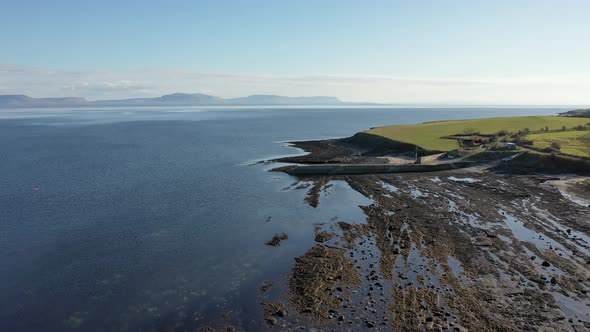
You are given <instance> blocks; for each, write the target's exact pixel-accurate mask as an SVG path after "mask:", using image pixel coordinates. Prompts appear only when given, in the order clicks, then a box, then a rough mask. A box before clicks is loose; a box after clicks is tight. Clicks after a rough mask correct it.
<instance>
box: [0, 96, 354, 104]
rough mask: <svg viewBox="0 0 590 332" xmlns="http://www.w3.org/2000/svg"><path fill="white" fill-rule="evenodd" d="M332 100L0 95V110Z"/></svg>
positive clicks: (320, 100)
mask: <svg viewBox="0 0 590 332" xmlns="http://www.w3.org/2000/svg"><path fill="white" fill-rule="evenodd" d="M340 104H348V103H344V102H342V101H340V100H339V99H338V98H336V97H323V96H317V97H284V96H274V95H252V96H248V97H241V98H230V99H224V98H220V97H215V96H210V95H206V94H201V93H173V94H169V95H164V96H161V97H156V98H132V99H119V100H96V101H90V100H86V99H84V98H74V97H65V98H32V97H29V96H26V95H0V108H48V107H92V106H113V107H115V106H216V105H228V106H247V105H252V106H258V105H260V106H262V105H340Z"/></svg>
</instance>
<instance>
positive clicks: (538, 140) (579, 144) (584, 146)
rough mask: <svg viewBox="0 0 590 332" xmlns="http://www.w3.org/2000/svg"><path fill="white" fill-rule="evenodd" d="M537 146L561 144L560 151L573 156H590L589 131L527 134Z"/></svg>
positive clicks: (527, 137) (545, 146)
mask: <svg viewBox="0 0 590 332" xmlns="http://www.w3.org/2000/svg"><path fill="white" fill-rule="evenodd" d="M526 139H529V140H531V141H533V145H534V146H536V147H539V148H548V147H551V143H553V142H557V143H559V144H560V145H561V152H563V153H566V154H571V155H574V156H582V157H590V131H564V132H555V133H544V134H531V135H527V136H526Z"/></svg>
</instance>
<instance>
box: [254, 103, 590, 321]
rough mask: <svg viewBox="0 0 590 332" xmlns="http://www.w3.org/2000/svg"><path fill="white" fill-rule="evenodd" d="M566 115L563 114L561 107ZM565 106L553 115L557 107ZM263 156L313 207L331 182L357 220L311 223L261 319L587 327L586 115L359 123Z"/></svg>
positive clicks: (589, 166) (589, 193)
mask: <svg viewBox="0 0 590 332" xmlns="http://www.w3.org/2000/svg"><path fill="white" fill-rule="evenodd" d="M566 114H567V113H566ZM562 115H564V114H562ZM291 144H292V145H293V146H295V147H298V148H301V149H303V150H305V151H306V152H307V154H304V155H298V156H292V157H284V158H279V159H276V160H273V161H271V162H280V163H288V165H287V166H281V167H277V168H275V169H274V171H279V172H286V173H288V174H291V175H294V176H296V177H297V181H296V182H294V183H293V184H292V186H291V187H289V188H287V189H288V190H307V196H306V198H305V200H306V202H308V203H309V204H310V205H311V206H313V207H317V206H319V205H321V197H322V193H323V192H325V191H326V190H327V189H328V188H329V187H330V186H331V181H335V180H341V181H345V182H346V183H348V184H349V185H350V187H352V188H353V189H354V190H356V191H358V192H359V193H361V194H362V195H364V196H365V197H367V198H369V199H371V200H372V202H373V203H372V204H370V205H368V206H361V208H362V210H363V211H364V214H365V215H366V217H367V219H366V222H365V223H351V222H347V221H344V220H336V221H334V222H331V223H317V224H316V235H315V241H316V244H315V246H313V247H312V248H311V249H309V251H307V252H306V253H305V254H303V255H302V256H299V257H297V258H295V261H294V264H293V267H292V270H291V274H290V275H288V277H287V279H288V281H286V282H285V281H283V282H281V281H278V283H279V284H281V283H282V284H286V285H287V286H285V292H283V295H280V296H276V295H275V296H270V295H268V294H267V293H266V291H267V290H268V288H269V287H270V286H269V285H271V283H269V284H265V285H262V286H261V297H262V298H263V301H262V305H263V306H264V312H265V318H266V322H267V323H268V324H269V326H271V327H274V328H276V327H279V328H280V329H295V328H298V327H299V328H305V327H322V328H324V327H325V328H328V329H338V330H342V329H345V330H351V331H352V330H354V331H357V330H364V329H373V328H377V329H382V330H394V331H414V330H439V331H441V330H442V331H446V330H453V331H467V330H471V331H489V330H494V331H512V330H519V331H520V330H522V331H524V330H526V331H533V330H535V331H537V330H546V331H563V330H568V329H569V328H570V327H571V326H573V327H574V328H576V329H579V330H584V329H586V328H588V327H590V316H589V313H590V310H589V309H588V308H589V306H590V299H589V297H588V292H589V291H590V223H589V222H588V221H589V220H590V208H589V207H590V180H589V178H588V177H587V176H590V121H589V119H588V118H584V117H577V116H570V115H564V116H527V117H507V118H506V117H505V118H490V119H478V120H459V121H440V122H428V123H421V124H417V125H396V126H385V127H378V128H371V129H369V130H367V131H365V132H361V133H357V134H355V135H353V136H351V137H348V138H342V139H329V140H320V141H300V142H292V143H291Z"/></svg>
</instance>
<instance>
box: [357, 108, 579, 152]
mask: <svg viewBox="0 0 590 332" xmlns="http://www.w3.org/2000/svg"><path fill="white" fill-rule="evenodd" d="M588 121H589V120H588V119H587V118H573V117H572V118H568V117H557V116H523V117H506V118H489V119H475V120H455V121H437V122H425V123H420V124H416V125H397V126H385V127H378V128H373V129H371V130H368V131H367V133H369V134H374V135H379V136H383V137H387V138H389V139H392V140H395V141H399V142H404V143H410V144H414V145H417V146H420V147H422V148H424V149H427V150H439V151H450V150H454V149H457V148H459V143H458V141H457V140H454V139H445V138H442V137H445V136H449V135H457V134H464V133H465V132H469V131H475V132H479V133H481V134H495V133H497V132H499V131H501V130H505V131H508V132H513V133H514V132H518V131H519V130H524V129H525V128H529V129H530V130H532V131H535V130H541V128H545V127H548V128H549V130H556V129H561V128H562V127H563V126H565V127H566V128H568V129H569V128H573V127H575V126H579V125H585V124H586V123H588Z"/></svg>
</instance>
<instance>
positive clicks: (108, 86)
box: [0, 64, 590, 105]
mask: <svg viewBox="0 0 590 332" xmlns="http://www.w3.org/2000/svg"><path fill="white" fill-rule="evenodd" d="M587 91H590V77H587V76H583V75H560V76H540V77H505V78H490V79H463V78H421V77H396V76H387V75H331V74H317V75H303V76H272V75H246V74H232V73H203V72H194V71H189V70H178V69H144V70H129V71H83V70H56V69H48V68H39V67H31V66H24V65H15V64H0V94H22V93H25V94H29V95H31V96H33V97H58V96H75V97H85V98H88V99H91V100H94V99H118V98H132V97H153V96H159V95H162V94H167V93H173V92H188V93H195V92H200V93H208V94H212V95H216V96H220V97H239V96H245V95H250V94H278V95H286V96H311V95H314V96H315V95H327V96H335V97H339V98H340V99H342V100H345V101H357V102H359V101H365V102H381V103H403V104H416V103H418V104H420V103H423V104H492V105H498V104H515V105H516V104H528V105H544V104H547V105H583V104H590V95H588V93H587Z"/></svg>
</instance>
